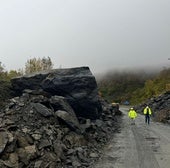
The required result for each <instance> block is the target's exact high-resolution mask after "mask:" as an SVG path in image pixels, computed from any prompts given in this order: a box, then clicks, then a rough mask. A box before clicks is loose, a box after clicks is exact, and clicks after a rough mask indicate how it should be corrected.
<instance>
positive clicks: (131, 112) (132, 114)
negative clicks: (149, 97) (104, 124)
mask: <svg viewBox="0 0 170 168" xmlns="http://www.w3.org/2000/svg"><path fill="white" fill-rule="evenodd" d="M128 116H129V118H132V119H134V118H136V117H137V113H136V111H135V110H132V109H131V110H130V111H129V113H128Z"/></svg>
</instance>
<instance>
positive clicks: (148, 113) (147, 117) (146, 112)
mask: <svg viewBox="0 0 170 168" xmlns="http://www.w3.org/2000/svg"><path fill="white" fill-rule="evenodd" d="M143 113H144V115H145V123H146V124H148V125H149V124H150V116H151V114H152V111H151V109H150V108H149V106H146V107H145V108H144V110H143Z"/></svg>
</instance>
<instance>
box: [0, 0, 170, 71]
mask: <svg viewBox="0 0 170 168" xmlns="http://www.w3.org/2000/svg"><path fill="white" fill-rule="evenodd" d="M43 56H45V57H47V56H50V58H51V59H52V61H53V63H54V67H55V68H59V67H62V68H70V67H77V66H89V67H90V69H91V71H92V72H93V73H99V72H105V71H107V70H110V69H116V68H117V69H122V68H126V67H131V68H132V67H144V66H154V67H155V66H159V67H164V66H168V65H170V60H168V58H170V1H169V0H3V1H1V2H0V62H2V63H3V64H4V65H5V67H6V69H7V70H10V69H19V68H23V67H24V66H25V63H26V61H27V60H28V59H30V58H34V57H40V58H42V57H43Z"/></svg>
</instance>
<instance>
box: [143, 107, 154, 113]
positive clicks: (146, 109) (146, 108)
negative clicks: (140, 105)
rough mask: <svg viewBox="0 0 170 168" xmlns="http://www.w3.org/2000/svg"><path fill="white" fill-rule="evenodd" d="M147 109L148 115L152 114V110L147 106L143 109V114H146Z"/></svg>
mask: <svg viewBox="0 0 170 168" xmlns="http://www.w3.org/2000/svg"><path fill="white" fill-rule="evenodd" d="M148 110H149V115H151V114H152V111H151V109H150V108H149V107H145V108H144V110H143V114H147V111H148Z"/></svg>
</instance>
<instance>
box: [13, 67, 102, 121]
mask: <svg viewBox="0 0 170 168" xmlns="http://www.w3.org/2000/svg"><path fill="white" fill-rule="evenodd" d="M11 82H12V89H13V90H14V91H15V94H16V96H19V95H21V94H22V93H23V91H24V90H27V91H28V89H30V90H36V92H38V90H39V92H41V93H44V94H47V95H50V96H54V95H57V96H63V97H64V98H66V99H67V101H68V103H69V104H70V105H71V107H72V108H73V109H74V111H75V113H76V115H77V116H78V117H85V118H90V119H96V118H99V116H100V115H101V113H102V107H101V104H100V101H99V97H98V90H97V83H96V80H95V77H94V76H93V75H92V73H91V71H90V70H89V68H88V67H80V68H71V69H56V70H52V71H50V72H43V73H39V74H34V75H30V76H23V77H18V78H14V79H12V80H11Z"/></svg>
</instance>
